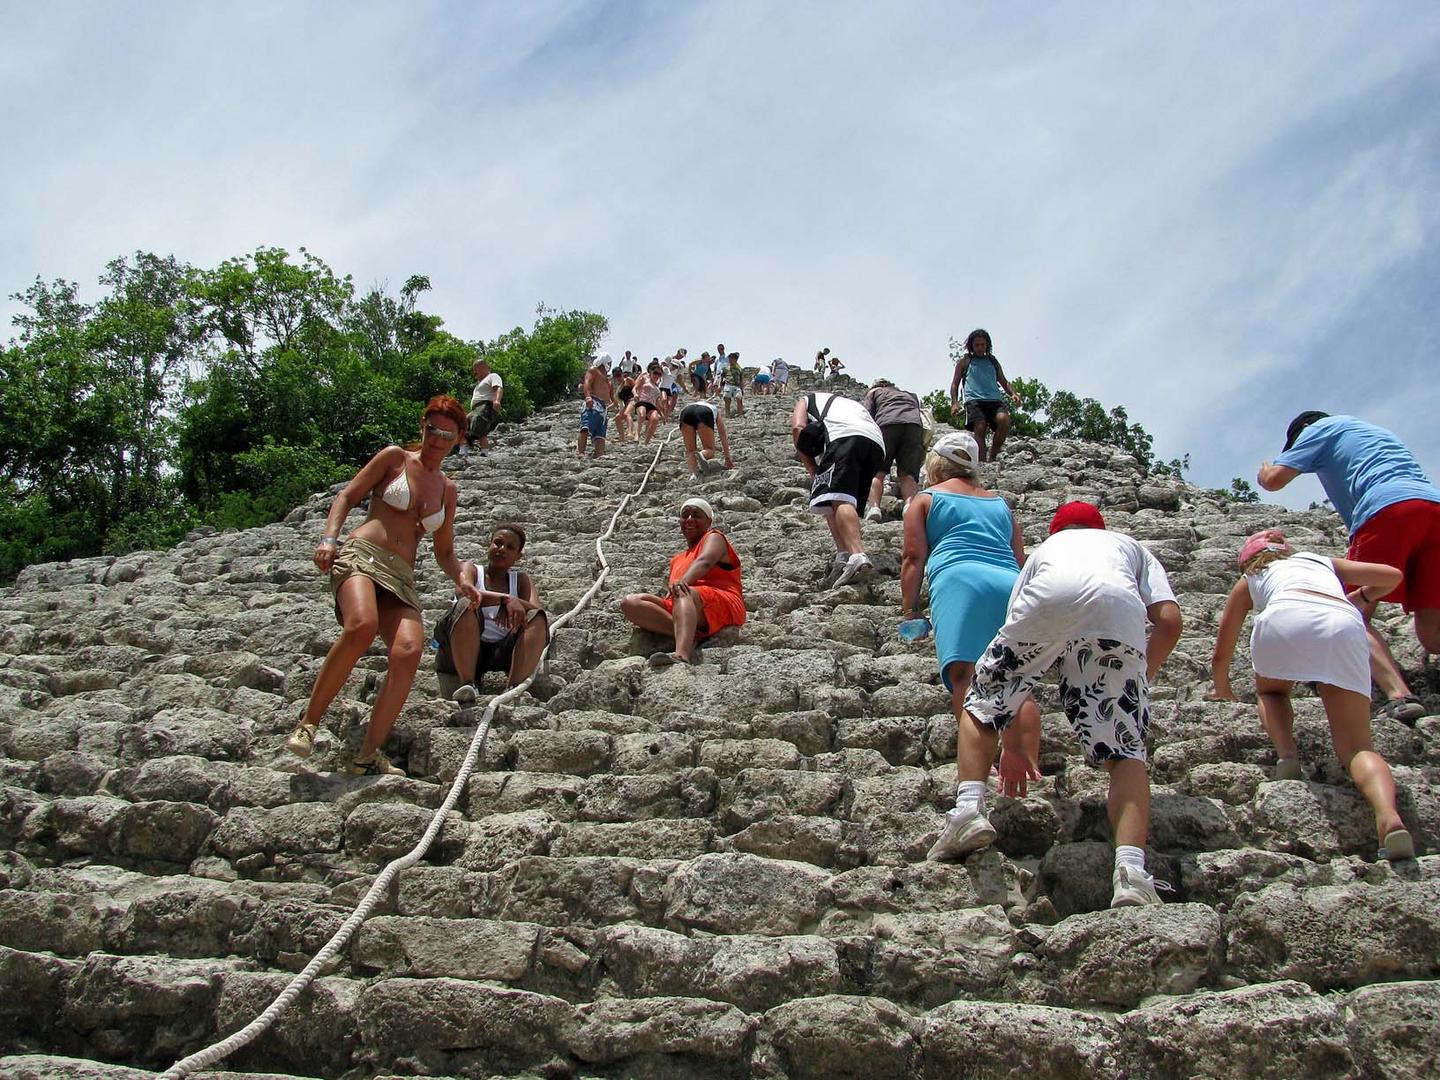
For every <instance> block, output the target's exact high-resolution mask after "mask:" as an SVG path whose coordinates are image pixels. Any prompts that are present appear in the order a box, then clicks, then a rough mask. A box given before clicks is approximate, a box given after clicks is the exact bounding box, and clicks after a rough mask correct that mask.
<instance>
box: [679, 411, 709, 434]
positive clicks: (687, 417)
mask: <svg viewBox="0 0 1440 1080" xmlns="http://www.w3.org/2000/svg"><path fill="white" fill-rule="evenodd" d="M680 423H681V424H688V425H689V426H690V427H693V428H695V429H696V430H697V431H698V430H699V429H700V425H702V424H703V425H705V426H706V427H708V428H713V427H714V426H715V414H714V413H713V412H711V411H710V410H709V409H707V408H706V407H705V406H704V405H686V406H685V408H683V409H681V410H680Z"/></svg>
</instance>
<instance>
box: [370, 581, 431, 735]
mask: <svg viewBox="0 0 1440 1080" xmlns="http://www.w3.org/2000/svg"><path fill="white" fill-rule="evenodd" d="M380 636H381V637H382V638H384V639H385V644H386V645H387V646H388V647H389V650H390V656H389V665H388V666H387V667H386V669H385V683H384V685H383V686H382V687H381V690H380V693H379V695H378V696H377V697H376V698H375V704H374V706H373V707H372V708H371V710H370V726H369V727H368V728H367V729H366V731H365V741H364V742H362V743H361V744H360V758H361V759H362V760H364V759H367V758H369V757H370V755H371V754H373V753H374V752H375V751H376V750H378V749H379V748H380V747H381V746H383V745H384V744H385V740H386V739H388V738H389V737H390V729H391V728H393V727H394V726H395V717H397V716H399V715H400V709H401V707H402V706H403V705H404V704H405V699H406V698H407V697H409V696H410V686H411V684H412V683H414V681H415V670H416V669H417V668H418V667H419V666H420V654H421V651H422V650H423V649H424V647H425V632H424V630H423V629H422V627H421V625H420V613H419V612H418V611H416V610H415V609H414V608H412V607H410V606H408V605H406V604H402V603H400V601H398V600H394V599H391V598H389V597H388V596H381V597H380Z"/></svg>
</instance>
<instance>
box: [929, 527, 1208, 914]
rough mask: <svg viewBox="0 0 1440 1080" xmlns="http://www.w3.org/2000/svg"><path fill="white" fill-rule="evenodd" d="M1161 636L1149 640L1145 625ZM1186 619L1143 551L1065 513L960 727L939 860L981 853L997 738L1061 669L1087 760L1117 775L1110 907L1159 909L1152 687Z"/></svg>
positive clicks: (1031, 563) (1016, 596) (933, 853)
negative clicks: (1148, 856)
mask: <svg viewBox="0 0 1440 1080" xmlns="http://www.w3.org/2000/svg"><path fill="white" fill-rule="evenodd" d="M1147 621H1148V622H1149V623H1151V624H1153V630H1152V631H1151V632H1150V634H1149V640H1148V641H1147V639H1146V623H1147ZM1180 629H1181V621H1180V607H1179V605H1178V604H1176V603H1175V594H1174V592H1173V591H1172V590H1171V588H1170V581H1169V579H1168V578H1167V577H1166V575H1165V569H1164V567H1162V566H1161V565H1160V563H1159V561H1158V560H1157V559H1156V558H1155V556H1154V555H1152V554H1150V552H1149V551H1147V550H1146V549H1145V547H1144V546H1143V545H1142V544H1140V543H1139V542H1138V541H1136V540H1134V539H1132V538H1131V537H1129V536H1126V535H1124V534H1123V533H1116V532H1109V531H1107V530H1106V528H1105V519H1104V518H1103V517H1102V516H1101V515H1100V511H1099V510H1097V509H1096V508H1095V507H1093V506H1091V505H1090V504H1089V503H1083V502H1071V503H1066V504H1065V505H1064V506H1062V507H1060V509H1059V510H1057V511H1056V512H1055V516H1054V518H1053V519H1052V520H1051V522H1050V538H1049V539H1048V540H1046V541H1045V542H1044V543H1043V544H1041V545H1040V546H1039V547H1037V548H1036V549H1035V550H1034V551H1033V552H1032V553H1031V554H1030V557H1029V558H1028V559H1026V560H1025V566H1024V568H1023V569H1022V570H1021V571H1020V577H1019V579H1018V580H1017V581H1016V582H1015V587H1014V589H1013V591H1012V592H1011V593H1010V605H1009V608H1008V610H1007V612H1006V618H1005V623H1004V625H1003V626H1001V627H1000V629H999V631H997V632H996V634H995V637H994V639H993V640H992V641H991V642H990V646H989V648H987V649H986V650H985V654H984V655H983V656H982V657H981V658H980V661H979V663H978V664H976V666H975V679H974V681H973V682H972V683H971V686H970V692H969V693H968V694H967V695H966V697H965V721H968V722H961V723H960V725H959V743H958V746H957V749H956V767H957V772H958V775H959V780H960V794H959V799H958V800H957V802H956V806H955V809H954V810H951V811H950V812H949V813H948V814H947V815H946V817H947V819H948V820H947V822H946V825H945V829H944V831H943V832H942V833H941V834H940V839H939V840H937V841H936V842H935V846H934V847H933V848H931V850H930V858H931V859H947V858H953V857H955V856H956V855H960V854H963V853H964V852H967V851H974V850H976V849H978V848H982V847H985V846H986V845H987V844H989V843H990V842H991V841H993V840H994V839H995V829H994V827H993V826H992V825H991V824H990V821H989V819H988V818H987V817H986V816H985V782H986V778H987V777H988V776H989V775H990V765H991V763H992V762H993V761H994V760H995V750H996V744H997V742H998V740H999V737H1000V732H1002V731H1003V730H1005V728H1006V727H1007V726H1008V725H1009V724H1010V722H1011V721H1012V720H1013V719H1014V718H1015V714H1016V712H1017V711H1018V710H1019V707H1020V705H1021V704H1022V703H1023V702H1024V701H1025V699H1026V697H1027V696H1029V694H1030V693H1031V691H1032V690H1033V689H1034V686H1035V684H1036V683H1037V682H1038V681H1039V680H1040V678H1041V677H1042V676H1043V675H1044V674H1045V672H1046V671H1048V670H1049V669H1050V668H1051V667H1053V666H1054V665H1055V663H1056V662H1059V664H1060V703H1061V705H1062V706H1063V707H1064V709H1065V715H1066V716H1067V717H1068V718H1069V720H1070V725H1071V726H1072V727H1073V728H1074V729H1075V734H1076V735H1077V736H1078V737H1079V739H1080V745H1081V747H1082V749H1083V750H1084V752H1085V757H1086V760H1088V761H1089V762H1090V763H1091V764H1096V765H1103V766H1104V767H1105V768H1106V769H1107V770H1108V771H1109V773H1110V798H1109V814H1110V828H1111V831H1112V832H1113V833H1114V839H1115V870H1114V874H1113V876H1112V882H1113V885H1114V894H1113V896H1112V898H1111V901H1110V905H1111V907H1124V906H1128V905H1138V904H1158V903H1160V897H1159V896H1158V895H1157V894H1156V891H1155V879H1154V878H1152V877H1151V876H1150V875H1149V874H1148V873H1147V872H1146V871H1145V839H1146V834H1147V832H1148V830H1149V824H1150V777H1149V774H1148V772H1147V770H1146V750H1145V733H1146V729H1147V727H1148V726H1149V723H1150V706H1149V683H1150V681H1151V680H1153V679H1154V677H1155V673H1156V671H1158V670H1159V668H1160V665H1161V664H1163V663H1164V662H1165V659H1166V658H1167V657H1168V656H1169V655H1170V651H1171V650H1172V649H1173V648H1174V647H1175V643H1176V642H1177V641H1179V640H1180Z"/></svg>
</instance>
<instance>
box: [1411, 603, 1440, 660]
mask: <svg viewBox="0 0 1440 1080" xmlns="http://www.w3.org/2000/svg"><path fill="white" fill-rule="evenodd" d="M1415 636H1416V637H1417V638H1418V639H1419V640H1420V647H1421V648H1422V649H1424V650H1425V651H1426V652H1427V653H1440V608H1433V607H1432V608H1421V609H1420V610H1419V611H1417V612H1415Z"/></svg>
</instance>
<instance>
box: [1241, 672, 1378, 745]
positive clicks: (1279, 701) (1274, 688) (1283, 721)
mask: <svg viewBox="0 0 1440 1080" xmlns="http://www.w3.org/2000/svg"><path fill="white" fill-rule="evenodd" d="M1255 697H1256V700H1257V702H1258V703H1259V706H1260V726H1261V727H1263V728H1264V729H1265V734H1266V735H1269V736H1270V745H1271V746H1273V747H1275V756H1276V757H1281V758H1299V757H1300V750H1299V748H1298V747H1296V745H1295V711H1294V709H1292V708H1291V707H1290V683H1289V681H1288V680H1286V679H1267V678H1266V677H1265V676H1263V675H1257V676H1255ZM1366 718H1367V720H1368V718H1369V713H1366Z"/></svg>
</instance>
